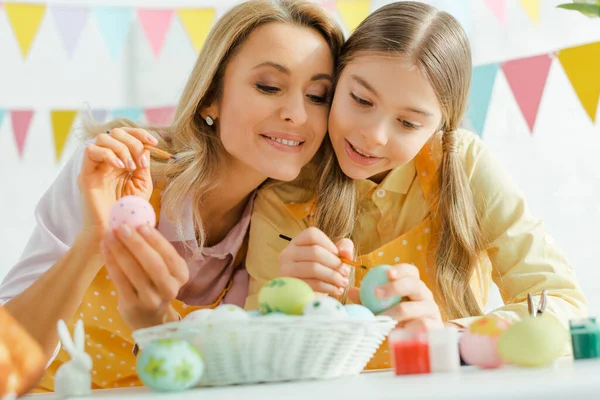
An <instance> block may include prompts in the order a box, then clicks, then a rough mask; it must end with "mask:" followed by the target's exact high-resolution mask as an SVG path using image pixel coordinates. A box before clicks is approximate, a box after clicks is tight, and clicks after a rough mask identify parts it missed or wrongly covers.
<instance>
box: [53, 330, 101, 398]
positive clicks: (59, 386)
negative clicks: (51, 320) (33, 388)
mask: <svg viewBox="0 0 600 400" xmlns="http://www.w3.org/2000/svg"><path fill="white" fill-rule="evenodd" d="M58 336H59V337H60V342H61V343H62V346H63V348H65V349H66V350H67V351H68V352H69V354H70V356H71V360H70V361H68V362H66V363H64V364H62V365H61V366H60V367H59V368H58V370H57V371H56V375H55V376H54V391H55V392H56V394H58V395H61V396H85V395H89V394H90V393H91V392H92V389H91V388H92V378H91V376H90V371H91V370H92V358H91V357H90V356H89V354H87V353H86V352H85V334H84V331H83V321H82V320H78V321H77V324H75V332H74V334H73V336H74V338H75V341H74V342H73V340H71V335H70V334H69V328H67V324H65V321H63V320H62V319H61V320H59V321H58Z"/></svg>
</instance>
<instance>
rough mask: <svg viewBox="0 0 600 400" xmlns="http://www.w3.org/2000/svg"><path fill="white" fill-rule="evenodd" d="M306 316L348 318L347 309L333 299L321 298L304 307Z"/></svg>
mask: <svg viewBox="0 0 600 400" xmlns="http://www.w3.org/2000/svg"><path fill="white" fill-rule="evenodd" d="M303 311H304V315H311V316H317V315H318V316H324V317H332V318H346V317H347V316H348V314H347V313H346V309H345V308H344V306H343V305H342V303H340V302H339V301H337V300H336V299H334V298H333V297H327V296H320V297H317V298H316V299H314V300H313V301H311V302H309V303H308V304H307V305H306V306H305V307H304V310H303Z"/></svg>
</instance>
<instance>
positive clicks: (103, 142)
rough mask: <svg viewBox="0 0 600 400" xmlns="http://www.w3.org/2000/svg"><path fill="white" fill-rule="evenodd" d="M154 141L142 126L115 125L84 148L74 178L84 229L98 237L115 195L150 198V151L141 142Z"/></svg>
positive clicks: (104, 227) (106, 219)
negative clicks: (78, 194)
mask: <svg viewBox="0 0 600 400" xmlns="http://www.w3.org/2000/svg"><path fill="white" fill-rule="evenodd" d="M157 143H158V142H157V140H156V139H155V138H154V137H153V136H152V135H150V134H149V133H148V132H147V131H145V130H143V129H134V128H117V129H113V130H112V131H110V134H107V133H103V134H100V135H99V136H97V137H96V141H95V143H94V144H91V145H89V146H88V147H87V148H86V150H85V156H84V159H83V166H82V168H81V172H80V174H79V177H78V186H79V190H80V192H81V195H82V198H83V210H84V227H83V230H84V231H85V232H88V233H91V234H92V235H95V236H98V237H101V235H103V234H104V232H105V231H106V229H107V226H108V213H109V211H110V207H111V206H112V205H113V204H114V202H115V201H117V200H118V199H119V198H121V197H123V196H127V195H136V196H140V197H143V198H145V199H146V200H148V199H150V195H151V194H152V189H153V185H152V177H151V176H150V168H149V167H150V152H149V151H148V150H146V149H145V148H144V145H146V144H147V145H152V146H153V145H156V144H157Z"/></svg>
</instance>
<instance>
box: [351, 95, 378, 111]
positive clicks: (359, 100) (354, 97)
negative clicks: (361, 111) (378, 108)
mask: <svg viewBox="0 0 600 400" xmlns="http://www.w3.org/2000/svg"><path fill="white" fill-rule="evenodd" d="M350 97H352V100H354V101H355V102H356V103H357V104H359V105H361V106H364V107H371V106H372V105H373V103H371V102H370V101H368V100H365V99H362V98H360V97H358V96H357V95H355V94H354V93H352V92H350Z"/></svg>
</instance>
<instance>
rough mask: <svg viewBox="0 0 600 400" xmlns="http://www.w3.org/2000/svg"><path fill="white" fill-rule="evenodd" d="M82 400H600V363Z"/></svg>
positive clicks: (35, 399)
mask: <svg viewBox="0 0 600 400" xmlns="http://www.w3.org/2000/svg"><path fill="white" fill-rule="evenodd" d="M25 398H26V399H28V400H51V399H59V397H58V396H56V395H54V394H33V395H30V396H26V397H25ZM79 399H81V400H85V399H140V400H144V399H148V400H155V399H161V400H170V399H180V400H188V399H189V400H192V399H193V400H198V399H210V400H232V399H240V400H254V399H256V400H259V399H260V400H269V399H282V400H283V399H286V400H287V399H307V400H319V399H324V400H336V399H343V400H348V399H361V400H367V399H403V400H404V399H427V400H429V399H431V400H434V399H435V400H440V399H461V400H462V399H476V400H486V399H502V400H513V399H527V400H537V399H540V400H542V399H543V400H554V399H557V400H580V399H600V359H596V360H581V361H572V360H570V359H562V360H559V361H557V362H556V363H555V364H554V365H552V366H549V367H545V368H536V369H529V368H519V367H513V366H505V367H503V368H501V369H497V370H480V369H478V368H476V367H462V368H461V369H460V372H458V373H445V374H428V375H405V376H395V375H394V374H393V373H392V372H390V371H385V372H371V373H363V374H361V375H359V376H355V377H348V378H340V379H335V380H326V381H305V382H289V383H273V384H260V385H245V386H241V385H240V386H229V387H219V388H200V389H193V390H188V391H185V392H180V393H166V394H163V393H153V392H150V391H149V390H148V389H146V388H128V389H106V390H96V391H94V392H93V393H92V395H91V396H89V397H81V398H79Z"/></svg>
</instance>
